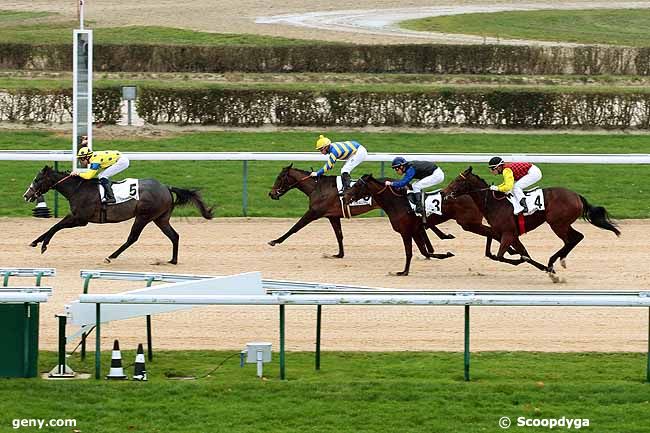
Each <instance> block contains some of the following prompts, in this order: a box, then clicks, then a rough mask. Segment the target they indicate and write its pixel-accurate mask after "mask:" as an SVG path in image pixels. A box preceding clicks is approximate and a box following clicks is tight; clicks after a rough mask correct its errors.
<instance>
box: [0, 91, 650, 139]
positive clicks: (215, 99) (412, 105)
mask: <svg viewBox="0 0 650 433" xmlns="http://www.w3.org/2000/svg"><path fill="white" fill-rule="evenodd" d="M138 93H139V94H138V100H137V102H136V106H137V111H138V114H139V116H140V117H142V118H143V119H144V120H145V121H146V122H148V123H152V124H156V123H178V124H182V125H183V124H205V125H226V126H243V127H248V126H260V125H265V124H273V125H278V126H313V127H322V126H334V125H340V126H367V125H373V126H412V127H430V128H437V127H449V126H460V127H493V128H494V127H496V128H533V129H535V128H538V129H541V128H545V129H547V128H585V129H589V128H604V129H628V128H637V129H650V93H625V94H620V93H607V92H596V91H594V92H576V93H560V92H543V91H520V90H508V91H506V90H497V89H494V90H493V89H481V90H477V89H474V90H463V89H453V90H432V91H427V92H410V93H391V92H385V93H384V92H362V91H334V90H332V91H326V92H318V91H309V90H303V91H298V90H295V91H291V90H257V89H220V88H208V89H161V88H157V87H155V88H152V87H140V89H139V92H138ZM93 100H94V111H95V122H97V123H107V124H112V123H116V122H117V120H119V119H120V118H121V113H120V104H121V92H120V88H99V89H95V92H94V99H93ZM71 120H72V96H71V91H70V90H34V89H21V90H10V91H6V92H0V121H12V122H70V121H71Z"/></svg>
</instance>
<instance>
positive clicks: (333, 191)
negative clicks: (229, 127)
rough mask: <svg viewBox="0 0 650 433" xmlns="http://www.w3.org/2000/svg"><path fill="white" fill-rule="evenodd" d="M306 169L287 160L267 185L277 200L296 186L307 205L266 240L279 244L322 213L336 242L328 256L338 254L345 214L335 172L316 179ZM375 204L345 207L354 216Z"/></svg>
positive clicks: (342, 252)
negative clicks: (335, 251)
mask: <svg viewBox="0 0 650 433" xmlns="http://www.w3.org/2000/svg"><path fill="white" fill-rule="evenodd" d="M309 173H310V172H309V171H305V170H300V169H297V168H293V164H291V165H289V166H288V167H284V168H283V169H282V171H280V173H279V174H278V176H277V178H276V179H275V183H274V184H273V188H271V191H270V192H269V197H271V198H272V199H273V200H279V199H280V197H282V196H283V195H284V194H286V193H287V192H288V191H290V190H291V189H293V188H296V189H298V190H300V191H302V192H303V193H304V194H305V195H306V196H307V197H309V209H307V212H305V214H304V215H303V216H302V217H301V218H300V219H299V220H298V222H296V223H295V224H294V225H293V227H291V229H289V231H288V232H286V233H285V234H284V235H282V236H280V237H279V238H277V239H275V240H272V241H270V242H269V245H271V246H275V245H277V244H281V243H282V242H284V241H285V240H286V239H287V238H288V237H289V236H291V235H292V234H294V233H296V232H298V231H299V230H300V229H302V228H303V227H305V226H306V225H307V224H309V223H311V222H313V221H316V220H317V219H319V218H323V217H325V218H327V219H328V220H329V222H330V224H331V225H332V229H334V234H335V235H336V241H337V242H338V244H339V252H338V254H335V255H333V256H332V257H336V258H342V257H343V256H344V254H345V253H344V251H343V230H341V218H343V217H345V215H344V214H343V208H342V207H341V200H340V198H339V194H338V190H337V187H336V176H321V177H320V178H318V180H317V179H316V178H313V177H309ZM377 208H379V206H378V205H377V204H376V203H373V204H372V205H371V206H351V207H350V208H349V209H350V214H351V216H357V215H361V214H364V213H366V212H369V211H371V210H373V209H377ZM346 212H347V211H346ZM436 234H437V235H438V236H439V237H441V239H449V238H453V236H450V235H445V234H444V233H442V232H440V231H439V230H437V231H436ZM425 237H426V235H425ZM426 242H427V243H428V245H429V251H432V250H433V249H432V247H430V245H431V243H430V242H429V239H428V238H426Z"/></svg>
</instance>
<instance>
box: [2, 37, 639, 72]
mask: <svg viewBox="0 0 650 433" xmlns="http://www.w3.org/2000/svg"><path fill="white" fill-rule="evenodd" d="M94 65H95V71H99V72H208V73H210V72H215V73H221V72H231V71H239V72H273V73H277V72H351V73H382V72H395V73H398V72H399V73H435V74H527V75H540V74H541V75H550V74H552V75H561V74H578V75H600V74H608V75H650V48H627V47H539V46H537V47H531V46H507V45H327V44H318V45H313V46H276V47H255V46H161V45H128V46H120V45H96V46H95V48H94ZM0 69H38V70H56V71H61V70H71V69H72V48H71V46H68V45H29V44H0Z"/></svg>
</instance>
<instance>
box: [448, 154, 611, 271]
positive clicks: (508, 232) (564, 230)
mask: <svg viewBox="0 0 650 433" xmlns="http://www.w3.org/2000/svg"><path fill="white" fill-rule="evenodd" d="M542 191H543V194H544V202H545V208H546V210H545V211H543V212H541V211H538V212H535V213H533V214H532V215H528V216H524V217H523V221H518V219H519V218H517V217H515V216H514V215H513V213H512V210H513V209H512V205H511V204H510V203H509V202H508V201H507V200H505V196H504V195H503V194H502V193H496V192H494V191H491V190H490V189H489V186H488V184H487V182H485V181H484V180H483V179H481V178H480V177H479V176H477V175H476V174H474V173H472V167H469V168H468V169H467V170H465V171H464V172H462V173H461V174H460V175H459V176H458V177H456V179H454V180H453V182H451V183H450V184H449V185H448V186H447V188H445V189H444V192H445V193H446V194H448V195H450V196H452V197H458V198H460V197H461V196H463V195H464V194H467V195H469V196H470V197H471V198H472V200H473V201H474V203H475V204H476V206H477V207H478V208H479V209H480V210H481V212H482V213H483V215H484V216H485V218H486V219H487V221H488V223H489V224H490V226H491V227H492V229H493V230H494V231H495V233H497V234H498V235H499V238H500V239H501V241H500V246H499V252H498V253H497V255H496V257H494V256H491V255H490V258H491V259H493V260H497V261H501V262H505V263H509V264H512V265H519V264H521V263H524V262H526V263H530V264H531V265H533V266H535V267H536V268H537V269H540V270H542V271H546V272H548V274H549V276H550V277H551V279H552V280H553V281H554V282H558V281H559V279H558V278H557V277H555V276H554V275H553V274H554V273H555V270H554V268H553V266H554V264H555V262H556V260H557V259H558V258H559V259H560V264H561V265H562V267H564V268H566V257H567V255H568V254H569V253H570V252H571V250H573V248H575V246H576V245H578V243H579V242H580V241H581V240H582V239H583V238H584V235H583V234H582V233H580V232H578V231H577V230H575V229H574V228H573V227H571V224H573V223H574V222H575V221H576V220H577V219H578V218H580V217H582V218H584V219H585V220H587V221H588V222H589V223H591V224H592V225H594V226H596V227H599V228H601V229H604V230H609V231H611V232H613V233H615V234H616V236H619V235H620V234H621V232H620V231H619V230H618V228H616V226H615V225H614V224H613V223H612V222H611V220H610V219H609V215H608V213H607V210H606V209H605V208H604V207H600V206H592V205H590V204H589V202H587V199H586V198H584V197H583V196H581V195H580V194H578V193H576V192H574V191H571V190H568V189H565V188H543V189H542ZM544 222H547V223H548V225H549V226H550V227H551V230H553V232H554V233H555V234H556V235H557V236H558V237H559V238H560V239H562V241H563V242H564V246H563V247H562V248H560V249H559V250H558V251H557V252H556V253H555V254H553V255H552V256H551V257H550V258H549V260H548V264H547V265H546V266H544V265H543V264H542V263H539V262H536V261H535V260H533V259H531V258H530V255H529V254H528V251H526V248H525V247H524V245H523V244H522V243H521V241H520V240H519V236H520V235H521V234H523V233H525V232H529V231H531V230H534V229H536V228H537V227H539V226H540V225H542V224H543V223H544ZM510 246H512V247H513V248H514V249H515V250H516V251H517V252H518V253H519V254H521V258H520V259H516V260H515V259H507V258H504V257H503V254H504V253H505V251H506V249H507V248H509V247H510Z"/></svg>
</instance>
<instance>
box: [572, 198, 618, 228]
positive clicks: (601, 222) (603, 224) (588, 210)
mask: <svg viewBox="0 0 650 433" xmlns="http://www.w3.org/2000/svg"><path fill="white" fill-rule="evenodd" d="M580 200H581V201H582V217H583V218H584V219H585V220H587V221H589V222H590V223H591V224H592V225H595V226H596V227H600V228H601V229H605V230H609V231H611V232H614V233H616V236H620V235H621V232H620V230H619V229H617V228H616V225H614V223H613V222H612V221H611V220H610V219H609V214H608V213H607V209H605V208H604V207H602V206H592V205H590V204H589V202H588V201H587V199H586V198H584V197H583V196H580Z"/></svg>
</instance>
